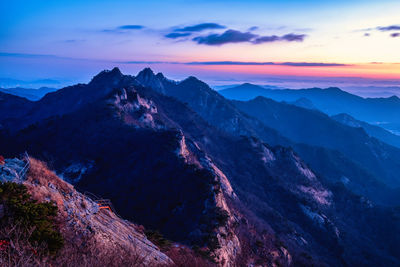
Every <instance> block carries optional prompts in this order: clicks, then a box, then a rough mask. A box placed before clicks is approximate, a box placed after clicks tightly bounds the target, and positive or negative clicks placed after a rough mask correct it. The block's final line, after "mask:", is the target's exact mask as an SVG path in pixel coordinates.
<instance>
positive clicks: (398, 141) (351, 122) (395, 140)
mask: <svg viewBox="0 0 400 267" xmlns="http://www.w3.org/2000/svg"><path fill="white" fill-rule="evenodd" d="M332 119H334V120H336V121H338V122H340V123H343V124H345V125H348V126H351V127H355V128H363V129H364V130H365V131H366V132H367V134H368V135H370V136H372V137H375V138H376V139H379V140H381V141H382V142H385V143H387V144H389V145H392V146H395V147H398V148H400V136H398V135H395V134H392V133H391V132H389V131H387V130H385V129H383V128H381V127H378V126H375V125H371V124H369V123H366V122H363V121H359V120H356V119H355V118H353V117H352V116H350V115H348V114H345V113H341V114H338V115H335V116H332Z"/></svg>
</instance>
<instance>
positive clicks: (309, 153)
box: [139, 75, 400, 205]
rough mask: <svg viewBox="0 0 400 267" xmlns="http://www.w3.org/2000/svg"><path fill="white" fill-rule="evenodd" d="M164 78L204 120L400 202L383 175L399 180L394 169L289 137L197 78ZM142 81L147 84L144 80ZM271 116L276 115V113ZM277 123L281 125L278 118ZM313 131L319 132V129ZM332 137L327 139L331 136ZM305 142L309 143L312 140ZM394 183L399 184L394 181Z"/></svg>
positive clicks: (383, 199) (360, 190)
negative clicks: (286, 149) (289, 149)
mask: <svg viewBox="0 0 400 267" xmlns="http://www.w3.org/2000/svg"><path fill="white" fill-rule="evenodd" d="M153 79H158V78H157V76H156V75H153ZM162 81H163V88H164V92H165V93H166V94H168V95H170V96H173V97H175V98H177V99H179V100H180V101H182V102H184V103H187V105H188V106H189V107H190V108H191V109H193V110H194V111H195V112H197V113H198V114H199V115H200V116H201V117H202V118H203V119H204V120H206V121H207V122H208V123H210V124H211V125H213V126H214V127H216V128H218V129H219V130H221V131H224V132H228V133H230V134H233V135H238V136H240V135H246V136H255V137H257V138H259V139H261V140H263V141H264V142H266V143H268V144H271V145H283V146H291V147H296V151H297V152H299V153H301V156H302V157H303V158H304V159H306V162H307V164H310V166H312V168H314V170H315V171H317V172H318V173H320V174H321V175H322V174H323V175H324V176H325V177H326V178H329V179H330V180H331V182H333V183H336V182H342V181H343V180H345V181H348V182H347V183H346V186H347V187H348V188H351V190H353V192H355V193H357V194H361V195H364V196H367V197H368V198H370V199H373V200H374V201H376V202H378V203H381V204H385V205H386V204H389V205H397V204H398V203H400V199H399V197H398V195H397V193H398V191H397V190H393V189H390V188H388V186H387V185H385V184H384V183H383V179H382V178H381V176H383V175H391V176H392V178H393V179H396V178H397V177H396V176H395V174H394V173H392V172H391V171H389V170H388V171H387V173H386V174H384V173H381V172H385V169H379V167H378V168H376V167H375V164H370V165H369V166H364V165H360V164H359V163H357V162H354V160H353V159H352V158H351V157H349V156H346V155H343V153H341V152H338V151H337V148H336V147H335V146H334V145H333V143H331V146H329V147H328V146H325V147H315V144H311V145H303V144H299V143H298V142H299V140H297V139H294V140H289V139H290V138H288V136H283V135H282V133H281V132H279V129H276V128H275V129H273V128H274V125H269V122H268V121H263V118H258V119H257V118H256V116H253V115H254V114H252V115H251V116H249V114H247V113H246V112H245V111H243V110H240V108H239V107H236V106H235V102H232V101H230V100H227V99H226V98H224V97H222V96H221V95H219V94H218V93H217V92H216V91H214V90H212V89H211V88H210V87H209V86H208V85H207V84H205V83H203V82H201V81H199V80H198V79H196V78H194V77H190V78H188V79H186V80H184V81H182V82H178V83H177V82H171V81H169V80H166V79H164V80H162ZM188 81H190V82H188ZM139 82H141V83H142V84H144V85H146V84H145V83H144V82H143V81H139ZM274 103H275V102H274ZM286 106H290V105H286ZM281 110H282V109H279V108H278V109H276V112H277V115H279V112H280V111H281ZM299 110H300V114H303V113H304V112H301V111H302V110H303V109H299ZM260 112H261V113H263V112H265V111H263V110H260ZM267 114H269V112H267ZM300 114H299V115H296V114H295V116H297V118H299V121H298V123H301V122H302V121H304V120H305V118H310V119H314V120H315V119H316V121H315V123H316V126H318V122H319V120H320V119H321V118H324V119H323V120H322V121H326V120H328V124H332V123H333V124H334V125H333V127H339V128H340V127H342V126H341V124H339V123H337V122H335V121H333V120H331V119H330V118H329V117H328V116H326V115H325V117H323V116H322V117H321V116H317V117H318V118H314V116H311V117H307V116H308V115H310V114H311V115H312V114H321V115H323V114H322V113H320V112H316V111H309V112H306V113H305V114H304V115H305V116H306V117H305V118H302V117H301V116H300ZM256 115H257V114H256ZM269 115H271V114H269ZM272 116H276V115H275V114H274V115H272ZM281 116H285V114H281ZM275 123H278V124H280V123H279V122H278V121H277V120H276V121H275ZM287 123H288V122H287V120H285V119H283V120H282V126H284V127H291V126H290V122H289V125H287ZM303 128H304V127H303ZM342 128H343V127H342ZM344 128H346V127H344ZM241 129H244V130H241ZM346 129H347V130H350V131H352V130H353V129H351V128H349V127H347V128H346ZM277 130H278V131H277ZM266 133H269V134H266ZM334 133H335V132H332V134H333V136H332V138H336V142H340V138H341V137H340V136H337V135H335V134H334ZM292 134H296V132H293V133H292ZM313 134H314V135H318V131H317V132H314V133H313ZM330 135H331V132H329V136H330ZM329 136H328V137H327V138H329ZM305 137H306V136H305ZM318 138H320V137H318ZM320 139H321V138H320ZM305 143H306V144H310V143H309V142H305ZM359 144H360V143H359ZM318 145H320V144H318ZM361 146H362V147H363V149H368V148H367V147H364V146H363V145H361ZM348 149H349V150H352V149H353V148H351V147H349V148H348ZM371 154H373V152H371V151H370V152H369V155H370V156H371ZM361 156H363V155H361ZM371 159H373V155H372V156H371ZM386 160H387V159H385V158H384V159H383V162H386ZM389 161H390V160H389ZM393 162H394V164H395V161H394V160H393V161H392V164H393ZM333 166H334V167H333ZM368 168H369V169H368ZM371 170H372V172H371ZM391 186H392V187H396V185H395V184H391Z"/></svg>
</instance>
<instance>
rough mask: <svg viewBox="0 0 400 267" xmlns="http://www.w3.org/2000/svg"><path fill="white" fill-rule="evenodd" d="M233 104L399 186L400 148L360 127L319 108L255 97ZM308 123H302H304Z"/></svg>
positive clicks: (294, 137) (286, 133) (296, 138)
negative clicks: (334, 117)
mask: <svg viewBox="0 0 400 267" xmlns="http://www.w3.org/2000/svg"><path fill="white" fill-rule="evenodd" d="M234 104H235V105H236V107H238V108H239V109H240V110H242V111H243V112H246V113H247V114H248V115H250V116H253V117H255V118H258V119H259V120H261V121H262V122H263V123H265V124H266V125H268V126H269V127H272V128H273V129H275V130H277V131H278V132H280V133H281V134H282V135H284V136H285V137H287V138H289V139H290V140H293V141H294V142H296V143H302V144H308V145H312V146H318V147H324V148H328V149H333V150H338V151H339V152H341V153H342V154H343V155H345V156H346V157H348V158H349V159H352V160H353V161H354V162H356V163H358V164H359V165H361V166H363V167H364V168H365V169H366V170H368V171H369V172H370V173H372V174H374V175H375V176H377V177H379V178H380V181H382V182H384V183H385V184H386V185H388V186H390V187H393V188H396V187H400V179H399V177H398V175H397V173H398V171H400V164H399V162H398V161H397V159H399V158H400V149H398V148H395V147H392V146H389V145H387V144H385V143H383V142H380V141H379V140H377V139H375V138H371V137H370V136H368V134H366V132H365V131H363V130H362V129H359V128H354V127H349V126H347V125H343V124H341V123H339V122H337V121H335V120H333V119H331V118H330V117H329V116H327V115H325V114H324V113H322V112H319V111H315V110H309V109H303V108H300V107H296V106H293V105H289V104H285V103H279V102H276V101H274V100H271V99H268V98H264V97H257V98H255V99H253V100H250V101H246V102H240V101H235V102H234ZM305 123H306V124H307V126H306V127H305V125H304V124H305Z"/></svg>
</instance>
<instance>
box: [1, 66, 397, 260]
mask: <svg viewBox="0 0 400 267" xmlns="http://www.w3.org/2000/svg"><path fill="white" fill-rule="evenodd" d="M107 73H108V72H105V73H103V74H102V75H100V76H97V78H98V79H100V80H103V81H104V82H105V83H107V79H108V78H106V77H105V76H103V75H105V74H107ZM160 76H161V75H157V76H156V77H157V78H161V79H162V80H163V84H162V85H163V89H164V90H165V92H166V93H167V94H168V92H171V94H172V93H174V92H175V93H176V95H177V98H178V97H179V95H180V94H181V92H183V93H182V94H183V97H182V99H188V100H190V101H191V103H188V104H183V103H181V102H180V101H178V100H177V99H176V98H172V97H168V96H165V95H162V94H160V93H158V92H157V89H155V90H152V89H151V88H148V87H142V86H140V85H138V84H139V83H142V82H141V81H137V84H136V83H132V84H130V85H126V84H123V82H119V81H116V82H115V83H113V84H115V86H113V88H112V89H110V87H109V86H103V85H102V84H98V85H96V87H95V86H90V87H87V86H85V85H82V86H80V87H71V88H75V90H78V92H80V93H84V91H83V89H81V88H91V90H90V91H85V92H86V93H88V94H90V93H92V92H96V93H97V94H99V95H101V96H102V97H97V98H95V99H96V100H93V101H87V102H85V104H82V105H81V106H80V107H77V108H76V109H69V111H66V109H64V108H63V112H65V113H64V114H63V115H61V116H57V117H54V116H53V117H51V116H52V114H51V113H49V114H47V116H48V117H50V118H47V119H45V120H41V121H39V122H38V123H36V124H35V125H33V126H30V127H27V128H25V129H23V130H20V131H18V132H16V133H15V134H11V135H7V133H5V134H4V135H3V136H2V138H1V139H0V147H2V150H3V151H4V153H6V154H8V155H11V154H15V153H19V152H20V151H24V150H28V151H29V152H30V153H32V154H33V155H35V156H36V157H39V158H42V159H46V160H47V161H49V162H50V163H51V165H52V166H54V168H55V169H56V171H57V173H59V174H60V175H62V176H63V177H64V179H68V180H70V181H73V182H74V184H75V185H76V186H77V188H78V189H79V190H82V191H83V190H90V191H92V192H94V193H97V194H99V195H102V196H104V197H108V198H110V199H112V201H113V203H114V205H115V206H116V208H117V210H118V211H119V212H120V214H121V215H123V216H124V217H127V218H133V219H134V220H135V221H137V222H139V223H141V224H143V225H145V227H147V228H150V229H158V230H161V232H162V233H163V234H164V235H165V236H167V237H168V238H170V239H172V240H174V241H181V242H184V243H185V244H188V245H192V246H193V245H197V246H200V247H203V248H201V249H204V250H203V251H206V252H209V253H208V256H212V257H213V258H214V259H215V260H216V261H218V264H219V265H222V266H235V265H239V266H246V265H249V264H252V265H264V266H272V265H281V266H289V265H291V264H292V265H294V266H312V265H317V266H319V265H322V266H323V265H330V266H346V265H363V266H367V265H370V266H374V265H379V264H383V265H387V266H395V265H396V264H399V261H400V259H399V255H398V254H397V251H398V249H399V245H400V242H399V240H398V236H399V235H398V233H400V230H399V227H398V226H399V223H398V211H397V210H396V209H392V208H381V207H379V206H375V205H374V204H373V203H371V202H369V201H368V200H367V199H366V198H364V197H360V196H356V195H354V194H353V193H352V192H351V191H350V190H348V189H347V188H346V187H344V186H343V185H340V184H335V183H332V182H331V181H330V180H329V179H325V178H324V177H323V176H319V175H316V174H315V173H314V172H313V170H311V169H310V168H309V167H308V166H307V165H306V164H305V163H304V162H303V161H302V159H301V158H300V157H299V156H298V155H297V154H296V153H295V152H293V150H292V149H289V148H284V147H281V146H275V147H274V146H270V145H267V144H265V143H264V142H262V141H260V140H259V139H258V138H254V137H248V136H240V133H241V130H238V128H236V127H232V126H234V125H248V126H249V127H252V129H244V130H243V132H244V133H245V134H246V135H247V134H248V135H250V133H251V132H255V133H258V129H257V128H253V127H254V125H257V124H258V125H261V126H263V124H262V123H261V122H260V121H259V120H257V119H254V118H252V117H250V116H246V115H243V112H240V111H239V110H238V109H237V108H236V107H234V106H233V104H232V103H231V102H229V101H227V100H226V99H224V98H223V97H221V96H218V95H217V94H216V93H215V92H214V91H209V89H208V88H209V87H208V86H204V85H203V83H201V82H199V81H198V80H197V79H193V78H190V79H188V80H186V81H184V82H181V83H175V85H176V87H174V86H172V84H173V82H170V81H164V79H165V78H163V77H160ZM128 78H129V79H131V78H132V77H131V76H128V77H123V76H122V77H120V79H121V81H125V80H127V79H128ZM121 84H122V85H121ZM157 84H158V83H157ZM96 89H97V90H99V91H103V90H104V92H98V91H96ZM68 90H72V89H68ZM190 90H193V92H192V93H191V92H190ZM64 92H65V94H69V93H68V91H64ZM74 94H75V93H71V95H68V96H66V97H67V99H69V101H71V102H72V101H73V99H74V98H76V99H82V98H84V99H94V98H91V97H90V95H85V96H80V95H74ZM199 94H200V97H196V96H198V95H199ZM215 98H216V99H215ZM55 101H57V100H55ZM196 101H197V102H196ZM37 105H41V104H37ZM54 105H55V104H54ZM189 106H190V107H189ZM36 108H37V109H41V108H42V107H40V106H37V107H36ZM195 108H196V109H198V110H199V113H200V114H197V113H196V112H195V111H196V110H195V111H193V110H194V109H195ZM206 109H209V110H206ZM224 110H225V113H224V112H223V111H224ZM55 114H59V113H58V112H57V111H56V112H55ZM218 114H222V116H221V117H218V116H217V115H218ZM213 116H216V117H217V118H216V120H215V121H212V120H211V119H212V117H213ZM224 116H226V118H235V117H236V118H238V121H239V122H240V123H237V124H235V121H233V122H232V121H231V122H225V123H226V124H223V125H225V126H226V128H227V129H226V130H227V131H223V130H225V129H217V128H215V127H214V126H212V125H214V124H215V125H217V124H218V123H223V119H222V118H224ZM207 117H209V119H210V121H205V120H204V118H207ZM250 122H254V124H253V123H251V124H250ZM245 123H247V124H245ZM263 127H265V128H267V127H266V126H263ZM228 130H229V131H228ZM274 132H275V131H273V130H270V133H274ZM271 136H272V137H273V135H271ZM271 136H269V135H266V137H265V138H270V137H271ZM278 136H279V135H278ZM279 138H281V137H279ZM281 140H286V139H285V138H282V139H281ZM377 214H379V216H376V215H377ZM358 221H361V222H363V223H362V224H359V223H357V222H358ZM387 229H391V230H390V232H389V231H387ZM377 244H378V245H377ZM204 247H206V248H204Z"/></svg>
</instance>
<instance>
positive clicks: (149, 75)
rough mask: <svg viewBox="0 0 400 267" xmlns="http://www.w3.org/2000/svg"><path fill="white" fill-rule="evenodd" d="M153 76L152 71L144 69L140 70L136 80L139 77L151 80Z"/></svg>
mask: <svg viewBox="0 0 400 267" xmlns="http://www.w3.org/2000/svg"><path fill="white" fill-rule="evenodd" d="M154 76H156V75H155V74H154V71H153V70H152V69H151V68H148V67H147V68H144V69H143V70H141V71H140V72H139V73H138V75H137V76H136V78H139V77H147V78H152V77H154Z"/></svg>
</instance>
